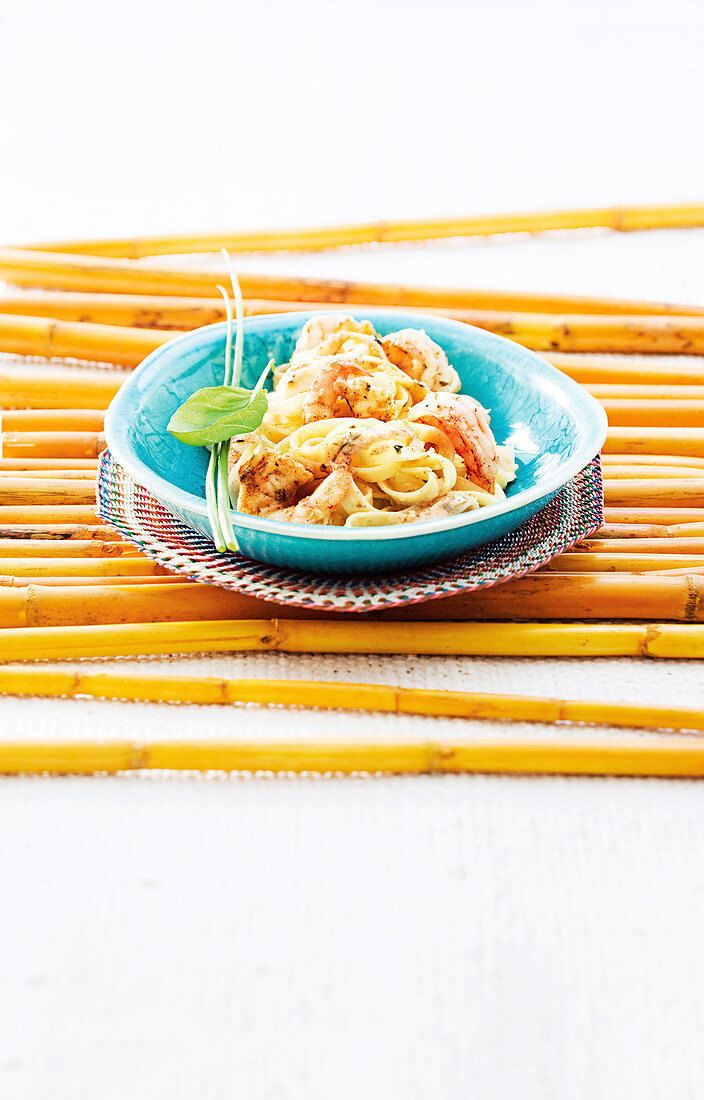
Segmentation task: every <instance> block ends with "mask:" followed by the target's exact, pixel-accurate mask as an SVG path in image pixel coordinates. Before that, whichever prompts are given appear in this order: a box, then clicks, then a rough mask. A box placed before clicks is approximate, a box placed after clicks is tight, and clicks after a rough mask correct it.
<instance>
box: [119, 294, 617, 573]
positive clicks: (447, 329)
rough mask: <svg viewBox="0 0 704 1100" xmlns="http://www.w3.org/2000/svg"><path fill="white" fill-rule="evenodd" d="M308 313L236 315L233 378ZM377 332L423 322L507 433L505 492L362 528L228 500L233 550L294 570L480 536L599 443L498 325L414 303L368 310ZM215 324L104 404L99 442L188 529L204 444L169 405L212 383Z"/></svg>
mask: <svg viewBox="0 0 704 1100" xmlns="http://www.w3.org/2000/svg"><path fill="white" fill-rule="evenodd" d="M310 316H313V312H312V311H311V312H310V313H280V314H276V315H273V316H271V315H270V316H265V317H253V318H248V319H247V320H245V322H244V333H245V338H244V367H243V374H242V379H243V385H245V386H252V385H254V383H255V381H256V379H257V378H258V376H259V374H260V373H261V371H262V370H263V369H264V367H265V366H266V363H267V361H268V360H269V359H270V358H271V357H272V356H273V357H275V359H276V362H277V363H285V362H286V361H287V360H288V359H289V358H290V356H291V352H292V350H293V346H294V343H295V341H296V338H297V336H298V333H299V332H300V330H301V326H302V325H303V323H304V322H305V321H306V320H307V319H308V317H310ZM358 316H359V317H360V318H362V317H366V318H369V319H370V320H371V321H372V322H373V324H374V326H375V327H376V329H377V331H378V332H379V333H381V334H382V335H386V334H387V333H389V332H395V331H396V330H397V329H401V328H423V329H425V330H426V332H427V333H428V335H429V336H431V337H432V339H433V340H436V341H437V343H438V344H440V346H441V347H442V348H444V350H445V351H446V352H447V356H448V358H449V360H450V362H451V363H452V365H453V366H454V367H455V370H457V372H458V374H459V376H460V378H461V380H462V390H463V391H464V392H466V393H469V394H471V395H472V397H475V398H477V400H478V401H480V402H481V403H482V405H484V406H486V407H487V408H488V409H490V410H491V426H492V429H493V431H494V435H495V436H496V440H497V442H498V443H509V442H510V443H513V445H514V447H515V451H516V460H517V462H518V471H517V476H516V480H515V481H514V482H513V483H512V484H511V485H510V486H509V488H508V490H507V499H506V500H502V501H500V502H498V503H496V504H492V505H489V506H488V507H486V508H480V509H477V510H475V511H473V512H468V513H466V514H465V515H459V516H454V517H451V518H447V519H439V520H432V521H430V522H427V523H413V524H404V525H403V526H399V527H377V528H375V527H368V528H363V529H359V528H357V529H354V528H344V527H342V528H341V527H324V526H312V525H307V524H301V523H285V522H283V521H281V520H273V519H264V518H262V517H259V516H249V515H245V514H244V513H242V512H236V511H233V523H234V527H235V532H236V534H237V540H238V543H239V546H240V549H241V550H242V553H243V554H246V555H247V557H250V558H255V559H257V560H259V561H265V562H270V563H272V564H275V565H282V566H287V567H290V568H293V569H303V570H313V571H319V572H324V573H338V574H343V575H344V574H350V573H367V572H372V571H380V570H394V569H401V568H405V567H407V566H413V565H418V564H420V563H422V562H430V561H433V560H437V559H439V558H444V557H447V556H448V555H450V554H455V553H457V552H458V551H461V550H467V549H469V548H470V547H473V546H479V545H480V544H481V543H483V542H487V541H488V540H489V539H493V538H497V537H498V536H499V535H504V534H506V533H507V532H508V531H511V530H512V529H514V528H515V527H518V526H519V524H521V523H523V522H524V521H525V520H526V519H528V517H529V516H532V515H533V514H534V513H535V512H537V511H539V510H540V509H541V508H543V507H544V506H545V505H546V504H547V503H548V501H549V500H550V499H551V498H552V497H553V496H554V495H555V494H556V493H557V492H558V490H559V489H560V488H561V487H562V486H563V485H565V483H566V482H568V481H569V480H570V479H571V478H573V477H574V476H575V474H577V473H578V472H579V471H580V470H581V469H583V467H584V466H586V465H587V463H588V462H589V461H590V460H591V459H592V458H593V457H594V455H595V454H597V452H598V451H599V450H600V449H601V446H602V444H603V442H604V439H605V437H606V416H605V414H604V411H603V409H602V408H601V406H600V405H599V404H598V403H597V402H596V401H595V400H594V398H593V397H591V396H590V395H589V394H588V393H586V392H585V391H584V390H583V389H581V387H580V386H578V385H577V384H576V382H573V381H572V380H571V379H569V378H567V377H566V376H565V375H564V374H561V373H560V372H559V371H557V370H556V369H555V368H554V367H552V366H550V364H549V363H546V362H545V361H544V360H542V359H540V358H539V357H538V356H537V355H534V354H533V353H532V352H530V351H526V350H525V349H524V348H522V347H519V346H518V344H514V343H512V342H511V341H509V340H505V339H504V338H503V337H501V336H494V335H492V334H490V333H487V332H483V331H482V330H481V329H476V328H471V327H470V326H469V325H465V324H461V323H459V322H457V321H450V320H447V319H445V318H440V317H432V316H428V315H426V314H421V313H406V312H401V311H400V310H398V311H389V310H384V309H368V310H366V309H365V310H364V311H363V312H361V313H359V314H358ZM225 329H226V326H225V324H218V325H209V326H208V327H206V328H201V329H197V330H196V331H194V332H189V333H187V334H186V335H184V336H179V337H177V338H176V339H175V340H171V341H170V342H169V343H168V344H164V345H163V346H162V347H160V348H158V349H157V350H156V351H154V352H152V354H151V355H149V356H148V357H147V358H146V359H145V360H144V362H143V363H142V365H141V366H140V367H138V369H137V370H136V371H134V373H133V374H132V375H131V377H130V378H129V379H128V380H127V382H126V383H125V385H124V386H123V387H122V388H121V390H120V391H119V393H118V394H117V396H116V397H115V399H114V401H113V402H112V404H111V405H110V408H109V410H108V413H107V418H106V422H105V433H106V436H107V442H108V446H109V448H110V450H111V452H112V454H113V455H114V457H115V458H116V459H117V461H118V462H119V463H120V465H121V466H123V467H124V468H125V469H126V470H127V471H128V472H129V473H130V474H131V476H132V477H133V478H134V479H135V481H137V482H138V483H139V484H140V485H143V486H144V487H145V488H146V489H148V490H149V492H150V493H152V495H153V496H155V497H156V498H157V499H158V500H160V501H161V503H162V504H164V505H165V507H167V508H168V509H169V510H170V511H171V512H173V513H175V514H176V515H177V516H179V517H180V518H181V519H182V520H183V521H184V522H185V523H186V524H188V526H189V527H191V528H193V529H194V530H195V531H200V532H201V533H203V534H205V535H207V536H208V537H209V536H210V529H209V526H208V519H207V513H206V507H205V494H204V488H203V486H204V478H205V472H206V467H207V463H208V452H207V451H206V449H205V448H204V447H189V446H187V445H186V444H184V443H179V441H178V440H177V439H174V437H173V436H172V435H169V433H168V432H167V430H166V425H167V424H168V422H169V419H170V418H171V414H172V413H173V412H174V410H175V409H177V408H178V406H179V405H181V404H182V403H183V402H184V401H185V400H186V398H187V397H189V396H190V394H192V393H194V392H195V390H198V389H200V388H201V387H202V386H215V385H220V383H221V381H222V376H223V366H224V348H225Z"/></svg>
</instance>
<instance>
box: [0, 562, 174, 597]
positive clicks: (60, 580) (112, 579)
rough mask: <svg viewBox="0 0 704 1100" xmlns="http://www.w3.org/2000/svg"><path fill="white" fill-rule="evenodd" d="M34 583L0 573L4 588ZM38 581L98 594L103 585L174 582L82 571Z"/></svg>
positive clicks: (168, 578)
mask: <svg viewBox="0 0 704 1100" xmlns="http://www.w3.org/2000/svg"><path fill="white" fill-rule="evenodd" d="M0 560H1V559H0ZM34 583H35V581H34V578H32V577H24V576H20V577H16V576H13V575H11V574H7V575H6V576H3V575H0V586H2V587H4V588H15V589H22V590H23V591H24V592H26V590H27V588H28V587H29V586H32V585H33V584H34ZM36 583H37V584H40V585H41V587H42V588H44V589H47V590H49V589H50V588H52V589H59V590H61V591H63V590H64V589H65V590H66V592H68V591H70V590H75V589H83V588H86V587H89V588H90V589H91V590H95V593H96V594H97V593H98V592H99V591H100V590H101V588H102V587H105V588H107V589H108V592H110V591H112V589H113V588H114V587H115V585H119V586H120V587H121V588H122V587H125V586H127V587H129V586H130V585H134V586H139V587H141V588H149V587H151V586H152V585H159V584H173V576H171V575H168V576H167V575H165V576H141V575H140V574H136V575H131V574H130V575H125V576H111V575H110V574H107V575H106V576H94V575H91V576H84V575H83V574H82V573H78V574H76V575H75V576H73V575H71V576H67V575H66V574H63V575H59V576H51V575H47V576H44V574H42V576H41V577H37V578H36ZM183 583H184V584H185V585H187V586H188V585H192V584H193V581H190V580H184V582H183Z"/></svg>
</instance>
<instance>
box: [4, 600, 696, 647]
mask: <svg viewBox="0 0 704 1100" xmlns="http://www.w3.org/2000/svg"><path fill="white" fill-rule="evenodd" d="M11 595H16V593H11ZM248 651H260V652H268V651H280V652H284V653H376V654H382V653H387V654H391V653H406V654H415V655H431V656H435V655H441V654H451V655H456V656H469V657H475V656H484V657H486V656H490V657H652V658H658V659H660V658H662V659H666V658H676V659H698V658H702V657H704V627H703V626H693V625H679V624H671V623H652V624H650V623H636V622H633V623H607V624H605V625H599V624H595V623H579V622H578V623H567V622H564V623H506V622H484V623H471V622H465V623H454V622H423V623H412V622H394V623H385V622H382V621H378V620H369V619H366V620H360V619H357V620H355V621H353V622H345V621H344V620H343V621H341V620H339V619H338V620H336V621H331V620H321V619H310V620H307V621H305V620H296V619H281V618H279V619H244V620H229V621H228V620H224V621H200V622H172V623H136V624H131V623H130V624H114V625H107V626H105V625H87V626H86V625H80V626H26V627H18V628H13V627H7V628H6V629H4V630H1V631H0V661H25V660H30V661H31V660H69V659H76V658H83V657H130V656H148V655H155V654H187V653H240V652H248Z"/></svg>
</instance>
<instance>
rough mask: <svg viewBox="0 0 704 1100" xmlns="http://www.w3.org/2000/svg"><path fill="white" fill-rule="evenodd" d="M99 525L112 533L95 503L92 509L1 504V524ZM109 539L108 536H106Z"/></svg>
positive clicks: (54, 505) (51, 505)
mask: <svg viewBox="0 0 704 1100" xmlns="http://www.w3.org/2000/svg"><path fill="white" fill-rule="evenodd" d="M4 523H13V524H15V523H19V524H25V523H29V524H34V523H40V524H47V523H58V524H67V523H68V524H75V523H78V524H90V525H94V524H98V525H99V526H101V527H104V529H105V530H106V531H112V530H114V528H112V527H110V526H109V525H108V524H107V523H106V522H105V520H103V519H101V518H100V516H99V515H98V513H97V508H96V505H95V503H93V504H92V505H91V506H90V507H81V506H80V505H75V504H33V505H19V506H17V505H4V504H0V524H4ZM106 537H107V536H106Z"/></svg>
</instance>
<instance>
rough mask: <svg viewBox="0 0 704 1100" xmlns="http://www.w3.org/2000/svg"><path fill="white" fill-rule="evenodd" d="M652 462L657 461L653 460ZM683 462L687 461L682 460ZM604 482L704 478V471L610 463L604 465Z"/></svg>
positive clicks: (685, 467)
mask: <svg viewBox="0 0 704 1100" xmlns="http://www.w3.org/2000/svg"><path fill="white" fill-rule="evenodd" d="M651 461H652V462H656V461H657V459H655V458H652V459H651ZM682 461H683V462H685V461H686V459H682ZM603 478H604V481H605V482H607V481H624V480H626V481H633V480H641V479H646V480H648V479H650V480H652V479H653V478H657V479H659V480H662V481H666V480H667V479H668V478H690V479H691V478H704V469H701V468H700V467H698V466H692V467H690V466H646V465H640V466H639V465H635V466H612V465H611V464H610V463H604V465H603Z"/></svg>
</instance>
